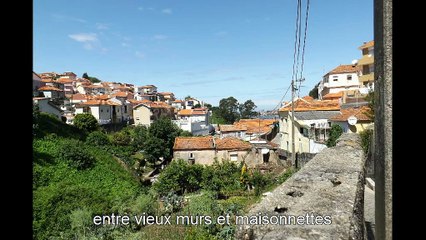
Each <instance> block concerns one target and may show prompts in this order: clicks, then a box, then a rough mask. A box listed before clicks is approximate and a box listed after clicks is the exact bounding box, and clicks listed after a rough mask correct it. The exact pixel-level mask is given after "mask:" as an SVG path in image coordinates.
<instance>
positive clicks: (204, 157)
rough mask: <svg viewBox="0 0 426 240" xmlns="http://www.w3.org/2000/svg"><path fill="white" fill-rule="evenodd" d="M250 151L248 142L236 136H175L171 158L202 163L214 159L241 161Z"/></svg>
mask: <svg viewBox="0 0 426 240" xmlns="http://www.w3.org/2000/svg"><path fill="white" fill-rule="evenodd" d="M250 151H251V145H250V143H247V142H244V141H242V140H240V139H237V138H224V139H219V138H215V137H213V136H204V137H177V138H176V139H175V143H174V146H173V159H183V160H185V161H188V162H189V163H191V164H203V165H212V164H213V163H214V160H215V159H217V160H218V161H223V160H230V161H232V162H242V161H244V159H245V157H246V156H247V155H248V154H249V153H250Z"/></svg>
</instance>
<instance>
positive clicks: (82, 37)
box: [68, 33, 98, 42]
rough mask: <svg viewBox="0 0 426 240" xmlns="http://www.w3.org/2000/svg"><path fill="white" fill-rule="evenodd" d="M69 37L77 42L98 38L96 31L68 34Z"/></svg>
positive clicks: (94, 40)
mask: <svg viewBox="0 0 426 240" xmlns="http://www.w3.org/2000/svg"><path fill="white" fill-rule="evenodd" d="M68 37H70V38H71V39H73V40H75V41H77V42H96V41H98V38H97V36H96V33H77V34H70V35H68Z"/></svg>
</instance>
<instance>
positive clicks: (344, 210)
mask: <svg viewBox="0 0 426 240" xmlns="http://www.w3.org/2000/svg"><path fill="white" fill-rule="evenodd" d="M364 165H365V158H364V154H363V150H362V148H361V144H360V138H359V136H358V135H357V134H349V133H348V134H342V136H341V137H340V138H339V140H338V143H337V144H336V146H335V147H333V148H327V149H324V150H323V151H322V152H320V153H318V154H317V155H316V156H315V157H314V158H313V159H312V160H311V161H309V162H308V163H307V164H306V165H305V166H304V167H303V168H302V169H300V170H299V171H298V172H297V173H295V174H294V175H293V176H292V177H291V178H289V179H288V180H287V181H286V182H285V183H283V184H282V185H280V186H278V187H277V188H276V189H274V190H273V191H272V192H271V194H269V195H267V196H266V197H264V198H263V199H262V200H261V202H260V203H258V204H256V205H254V206H253V207H252V209H251V210H250V211H249V213H248V214H247V216H249V217H250V216H258V215H261V216H266V215H267V216H268V217H269V218H270V217H271V216H277V217H279V216H290V215H293V216H296V217H297V216H304V217H305V216H306V214H309V215H308V216H309V218H310V215H311V214H313V215H314V216H323V217H325V216H330V217H331V224H330V225H325V224H323V225H312V224H310V225H288V224H287V225H286V224H268V225H266V224H265V225H261V224H253V225H250V224H241V225H237V233H236V238H237V239H247V240H248V239H250V240H251V239H263V240H267V239H292V240H296V239H298V240H302V239H363V236H364V216H363V202H364V177H365V170H364ZM311 219H312V218H311ZM293 221H294V220H293Z"/></svg>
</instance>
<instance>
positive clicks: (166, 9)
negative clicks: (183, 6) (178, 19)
mask: <svg viewBox="0 0 426 240" xmlns="http://www.w3.org/2000/svg"><path fill="white" fill-rule="evenodd" d="M161 12H162V13H164V14H172V12H173V11H172V9H170V8H165V9H163V10H161Z"/></svg>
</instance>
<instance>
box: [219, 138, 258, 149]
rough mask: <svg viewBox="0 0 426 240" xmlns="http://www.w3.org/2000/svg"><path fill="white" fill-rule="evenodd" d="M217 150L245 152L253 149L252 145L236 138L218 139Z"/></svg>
mask: <svg viewBox="0 0 426 240" xmlns="http://www.w3.org/2000/svg"><path fill="white" fill-rule="evenodd" d="M216 148H217V150H235V151H244V150H249V149H251V144H250V143H248V142H245V141H243V140H241V139H238V138H235V137H226V138H222V139H216Z"/></svg>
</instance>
